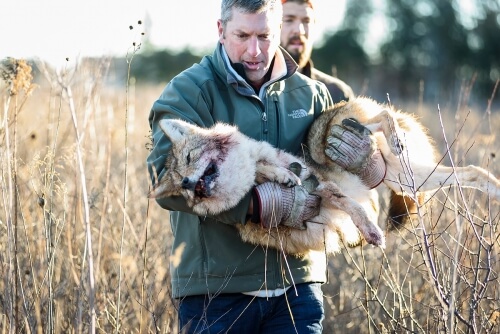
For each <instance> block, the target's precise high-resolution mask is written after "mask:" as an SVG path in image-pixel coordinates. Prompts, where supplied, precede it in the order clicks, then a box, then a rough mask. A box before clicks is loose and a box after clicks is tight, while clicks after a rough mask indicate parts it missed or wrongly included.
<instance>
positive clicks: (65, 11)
mask: <svg viewBox="0 0 500 334" xmlns="http://www.w3.org/2000/svg"><path fill="white" fill-rule="evenodd" d="M316 2H317V4H316V9H317V10H316V12H317V15H318V17H317V18H318V27H317V31H318V36H321V34H322V33H323V32H324V31H326V30H332V29H336V28H337V27H338V25H339V24H340V22H341V20H342V15H343V12H344V9H345V0H335V1H331V0H317V1H316ZM219 13H220V0H181V1H178V0H85V1H82V0H10V1H9V0H0V43H1V44H0V60H1V59H4V58H5V57H15V58H30V57H37V58H39V59H42V60H45V61H48V62H50V63H52V64H54V65H55V66H59V65H60V64H63V63H64V62H65V58H66V57H68V58H70V60H72V59H78V58H80V57H84V56H110V55H113V56H120V55H125V54H126V53H127V51H131V46H132V43H133V42H136V43H140V42H141V38H144V37H142V36H141V33H142V32H144V33H145V37H146V36H147V38H149V40H150V42H151V43H152V44H153V45H154V46H156V47H158V48H169V49H180V48H183V47H186V46H190V47H192V48H194V49H202V48H209V49H210V50H211V49H212V48H213V47H214V46H215V43H216V42H217V19H218V18H219ZM139 20H141V21H142V25H138V24H137V22H138V21H139ZM148 20H149V21H150V25H149V26H148V25H147V24H146V23H147V21H148ZM131 25H132V26H133V27H134V29H132V30H130V29H129V26H131ZM318 36H317V37H316V38H318ZM139 52H140V51H139Z"/></svg>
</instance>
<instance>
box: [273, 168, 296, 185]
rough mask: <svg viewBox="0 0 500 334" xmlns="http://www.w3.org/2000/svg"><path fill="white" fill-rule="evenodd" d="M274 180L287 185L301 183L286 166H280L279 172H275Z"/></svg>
mask: <svg viewBox="0 0 500 334" xmlns="http://www.w3.org/2000/svg"><path fill="white" fill-rule="evenodd" d="M275 181H276V182H278V183H281V184H283V185H285V186H287V187H293V186H297V185H301V183H302V182H301V181H300V178H299V177H298V176H297V175H296V174H295V173H294V172H292V171H290V170H289V169H286V168H280V169H279V172H276V177H275Z"/></svg>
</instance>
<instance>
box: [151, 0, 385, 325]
mask: <svg viewBox="0 0 500 334" xmlns="http://www.w3.org/2000/svg"><path fill="white" fill-rule="evenodd" d="M281 20H282V5H281V1H280V0H260V1H256V0H222V5H221V18H220V19H219V20H218V22H217V25H218V32H219V43H218V44H217V47H216V49H215V51H214V52H213V54H212V55H209V56H205V57H204V58H203V59H202V60H201V61H200V63H198V64H195V65H193V66H192V67H190V68H189V69H187V70H185V71H183V72H182V73H180V74H179V75H177V76H176V77H175V78H173V79H172V80H171V82H169V83H168V85H167V86H166V87H165V89H164V91H163V93H162V94H161V96H160V97H159V99H158V100H157V101H156V102H154V104H153V107H152V109H151V112H150V115H149V123H150V126H151V129H152V134H153V149H152V151H151V153H150V155H149V156H148V159H147V165H148V170H149V172H150V175H151V179H152V181H153V182H155V180H158V179H160V178H161V177H162V176H163V175H164V173H169V172H172V171H169V170H166V168H165V160H166V157H167V155H168V154H169V150H170V147H171V143H170V142H169V140H168V139H167V138H166V137H165V136H164V134H163V132H162V131H161V129H160V128H159V124H158V122H159V121H160V120H162V119H165V118H179V119H183V120H187V121H189V122H192V123H194V124H197V125H199V126H202V127H210V126H211V125H213V124H214V123H215V122H226V123H230V124H234V125H237V126H238V128H239V130H240V131H241V132H243V133H244V134H246V135H247V136H249V137H252V138H254V139H256V140H262V141H267V142H269V143H271V144H272V145H273V146H275V147H278V148H281V149H284V150H286V151H288V152H291V153H294V154H300V152H301V145H302V143H304V139H305V136H306V133H307V130H308V128H309V126H310V125H311V123H312V122H313V120H314V119H315V118H316V117H317V116H318V115H319V114H320V113H321V112H323V111H324V110H325V109H326V108H328V107H330V106H331V105H332V100H331V97H330V95H329V93H328V90H327V89H326V87H325V85H324V84H322V83H320V82H318V81H314V80H311V79H309V78H307V77H305V76H303V75H301V74H299V73H297V72H296V71H297V64H296V63H295V62H294V61H293V59H292V58H291V57H290V55H289V54H288V53H287V52H286V51H284V50H283V49H282V48H281V47H280V46H279V36H280V28H281ZM344 130H345V133H349V130H350V129H344ZM351 137H352V136H351ZM351 137H350V138H351ZM354 137H356V138H358V140H359V141H362V142H365V143H366V142H369V139H368V138H366V137H363V136H359V135H358V136H354ZM343 139H344V138H343V137H342V136H341V137H340V138H334V140H333V141H332V142H335V140H337V141H338V145H336V148H337V149H338V153H339V154H340V155H342V154H344V153H352V151H353V149H352V147H350V146H349V145H348V144H349V142H348V141H343ZM355 144H356V143H355ZM346 150H347V151H346ZM373 152H374V150H373V148H369V147H368V148H367V149H366V150H365V151H359V150H357V151H356V155H358V156H359V155H361V156H363V157H364V158H365V159H366V161H367V163H366V164H364V165H366V166H368V167H367V168H369V169H371V168H378V169H380V168H382V169H383V168H385V164H384V163H383V161H382V160H381V159H374V157H376V155H377V153H375V154H373ZM345 155H346V156H349V154H345ZM351 155H352V154H351ZM337 158H338V156H335V157H333V159H334V160H335V159H337ZM344 158H345V156H344ZM341 160H342V161H346V160H345V159H341ZM347 160H348V159H347ZM372 161H378V162H379V163H371V162H372ZM366 170H367V169H364V170H363V174H366V173H365V172H366ZM360 172H361V171H360ZM234 179H235V180H234V182H238V176H237V175H235V176H234ZM378 181H380V180H378ZM262 187H264V188H265V189H264V190H263V188H262ZM294 191H295V188H294V187H292V188H286V187H282V186H280V185H277V184H274V183H272V182H267V183H264V184H262V185H259V186H256V187H254V189H253V191H252V192H253V193H257V194H258V195H259V196H255V198H259V200H255V199H253V197H252V193H249V194H248V195H247V196H246V197H245V198H244V199H243V200H242V201H241V202H240V203H239V204H238V205H237V206H236V207H235V208H233V209H231V210H229V211H227V212H223V213H221V214H219V215H217V216H204V217H199V216H197V215H195V214H193V212H192V210H191V209H190V208H189V207H188V206H187V205H186V201H185V200H184V199H183V198H182V197H168V198H161V199H158V200H157V202H158V203H159V205H160V206H161V207H163V208H165V209H167V210H169V211H170V224H171V227H172V231H173V237H174V240H173V245H172V254H174V255H175V256H172V259H173V258H175V261H174V260H172V261H171V263H170V270H171V271H170V276H171V280H172V295H173V297H175V298H178V299H179V309H178V316H179V326H180V331H182V332H183V333H185V332H187V333H195V332H196V333H225V332H227V331H228V330H229V329H231V330H233V331H234V332H239V333H268V332H269V333H271V332H273V333H274V332H285V333H288V332H290V333H293V332H298V333H321V331H322V324H321V323H322V320H323V318H324V310H323V298H322V292H321V287H320V285H321V283H324V282H326V259H325V255H324V254H322V253H320V252H310V253H308V254H306V255H304V256H302V257H296V256H287V255H286V254H283V253H282V252H279V251H276V250H273V249H263V248H261V247H256V246H254V245H251V244H247V243H244V242H243V241H242V240H241V238H240V237H239V235H238V233H237V229H236V228H235V227H234V225H235V224H253V222H251V221H250V219H249V217H251V216H252V214H253V211H255V213H256V215H254V216H256V217H257V219H256V220H257V223H260V224H262V225H263V226H267V225H268V224H269V222H267V221H263V219H262V217H266V216H268V215H269V212H264V211H265V208H266V207H269V205H267V206H266V205H262V204H263V202H262V201H275V203H276V201H279V202H280V203H281V200H282V199H283V198H284V197H286V196H288V197H289V198H290V197H291V198H292V199H293V193H294ZM290 195H292V196H290ZM297 198H298V196H297ZM315 198H316V197H315V196H314V195H309V196H308V197H307V198H306V199H305V200H309V201H311V200H312V201H314V199H315ZM316 199H317V198H316ZM295 201H298V199H295ZM316 203H317V204H318V205H319V203H318V201H316ZM299 204H300V203H299ZM298 206H299V207H300V205H298ZM282 209H283V210H281V211H282V212H285V213H284V215H283V217H281V219H280V220H279V222H280V223H281V224H286V221H287V220H286V218H287V217H286V216H287V215H290V211H289V209H286V208H282ZM287 210H288V211H287ZM316 212H317V206H316V209H314V208H313V209H312V210H307V209H304V210H303V211H302V212H299V216H300V217H302V219H303V221H306V220H307V219H309V218H312V217H313V216H314V215H315V214H316ZM259 220H260V221H259ZM156 223H166V221H165V222H156Z"/></svg>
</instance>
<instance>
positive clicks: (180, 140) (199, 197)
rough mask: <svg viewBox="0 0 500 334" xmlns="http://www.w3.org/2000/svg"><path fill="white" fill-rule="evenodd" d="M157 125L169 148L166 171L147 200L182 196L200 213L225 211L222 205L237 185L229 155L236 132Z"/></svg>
mask: <svg viewBox="0 0 500 334" xmlns="http://www.w3.org/2000/svg"><path fill="white" fill-rule="evenodd" d="M159 125H160V128H161V129H162V130H163V132H164V133H165V135H166V136H167V137H168V138H169V139H170V141H171V143H172V149H171V151H170V152H169V155H168V157H167V161H166V168H167V172H166V173H165V175H164V176H163V177H162V178H161V179H160V181H159V182H158V184H157V185H156V186H155V188H154V189H153V190H152V192H151V193H150V194H149V198H161V197H167V196H174V195H182V196H184V198H186V200H187V203H188V205H189V206H190V207H193V209H194V210H195V211H196V212H197V213H202V214H206V213H209V212H210V213H218V212H220V211H222V210H223V209H225V207H222V206H225V205H226V204H229V203H228V201H230V200H231V198H232V197H233V196H234V194H231V193H232V192H233V190H232V189H233V187H234V186H235V185H237V184H238V180H237V179H235V174H236V173H238V172H239V171H238V168H239V167H238V163H237V162H236V161H235V160H237V159H234V158H231V155H230V151H231V149H232V148H234V146H235V145H236V144H237V135H236V133H237V129H236V128H235V127H233V126H230V125H227V124H216V125H215V126H214V127H212V128H209V129H205V128H200V127H197V126H194V125H192V124H190V123H187V122H184V121H181V120H174V119H165V120H162V121H160V123H159ZM233 151H234V150H233ZM197 205H198V207H196V206H197ZM217 211H218V212H217Z"/></svg>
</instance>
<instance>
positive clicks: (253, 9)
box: [220, 0, 283, 27]
mask: <svg viewBox="0 0 500 334" xmlns="http://www.w3.org/2000/svg"><path fill="white" fill-rule="evenodd" d="M233 8H238V10H240V11H242V12H243V13H247V14H255V13H262V12H265V11H270V12H273V13H274V14H275V15H276V18H278V19H279V20H281V19H282V17H283V7H282V5H281V0H222V3H221V6H220V19H221V21H222V25H223V26H224V27H225V26H226V24H227V22H228V21H230V20H231V19H232V15H233V11H232V9H233Z"/></svg>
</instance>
